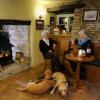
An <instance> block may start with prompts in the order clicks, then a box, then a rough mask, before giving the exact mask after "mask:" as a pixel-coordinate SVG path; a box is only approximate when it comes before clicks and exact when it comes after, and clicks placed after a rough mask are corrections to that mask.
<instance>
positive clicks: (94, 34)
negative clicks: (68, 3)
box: [72, 0, 100, 41]
mask: <svg viewBox="0 0 100 100" xmlns="http://www.w3.org/2000/svg"><path fill="white" fill-rule="evenodd" d="M85 3H86V6H85V7H84V8H77V9H75V12H74V22H73V29H72V37H73V38H78V34H77V33H78V31H79V30H80V29H85V30H86V31H87V32H88V33H89V36H90V37H91V38H92V39H93V41H100V0H95V2H94V1H93V0H86V1H85ZM91 9H97V10H98V18H97V21H92V22H91V21H88V22H84V21H82V16H83V11H84V10H91Z"/></svg>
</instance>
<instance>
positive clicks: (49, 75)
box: [44, 69, 52, 79]
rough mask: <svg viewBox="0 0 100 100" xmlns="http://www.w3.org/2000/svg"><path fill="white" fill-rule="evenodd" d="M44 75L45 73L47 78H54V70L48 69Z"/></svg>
mask: <svg viewBox="0 0 100 100" xmlns="http://www.w3.org/2000/svg"><path fill="white" fill-rule="evenodd" d="M44 75H45V79H50V78H52V71H51V70H50V69H46V70H45V72H44Z"/></svg>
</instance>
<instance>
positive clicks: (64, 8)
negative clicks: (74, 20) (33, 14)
mask: <svg viewBox="0 0 100 100" xmlns="http://www.w3.org/2000/svg"><path fill="white" fill-rule="evenodd" d="M84 6H85V4H84V3H74V4H67V5H64V4H63V5H60V6H55V7H51V8H47V11H48V12H49V13H61V12H64V11H67V12H70V11H71V12H72V11H74V9H75V8H81V7H84Z"/></svg>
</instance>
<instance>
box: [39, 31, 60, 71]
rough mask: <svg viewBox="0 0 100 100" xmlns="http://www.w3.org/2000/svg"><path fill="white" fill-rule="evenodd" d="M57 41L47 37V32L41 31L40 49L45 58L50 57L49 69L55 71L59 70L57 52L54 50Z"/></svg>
mask: <svg viewBox="0 0 100 100" xmlns="http://www.w3.org/2000/svg"><path fill="white" fill-rule="evenodd" d="M56 44H57V42H56V41H54V40H52V39H51V38H49V32H48V31H47V30H44V31H43V32H42V39H41V40H40V42H39V48H40V51H41V52H42V54H43V57H44V58H45V59H51V70H52V72H55V71H56V69H57V70H61V63H60V61H59V58H58V56H57V54H56V53H55V52H54V49H55V48H56Z"/></svg>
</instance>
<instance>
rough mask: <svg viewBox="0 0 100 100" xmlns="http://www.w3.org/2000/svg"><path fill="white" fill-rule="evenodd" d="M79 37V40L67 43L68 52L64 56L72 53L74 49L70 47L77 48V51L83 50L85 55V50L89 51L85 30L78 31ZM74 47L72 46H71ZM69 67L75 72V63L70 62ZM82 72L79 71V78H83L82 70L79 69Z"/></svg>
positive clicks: (89, 44)
mask: <svg viewBox="0 0 100 100" xmlns="http://www.w3.org/2000/svg"><path fill="white" fill-rule="evenodd" d="M78 35H79V39H78V40H77V39H75V40H74V41H72V42H70V43H69V48H68V51H67V52H66V53H65V54H68V53H71V52H72V51H73V49H74V48H72V47H77V49H83V50H85V52H86V53H87V48H88V47H90V49H91V40H90V38H89V37H88V35H87V34H86V32H85V30H80V31H79V32H78ZM73 45H74V46H73ZM69 62H70V64H71V67H72V70H73V71H76V62H74V61H70V60H69ZM81 68H82V69H81V70H82V71H81V73H80V74H81V77H84V68H83V67H81Z"/></svg>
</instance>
